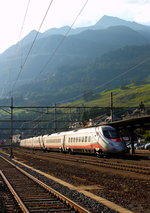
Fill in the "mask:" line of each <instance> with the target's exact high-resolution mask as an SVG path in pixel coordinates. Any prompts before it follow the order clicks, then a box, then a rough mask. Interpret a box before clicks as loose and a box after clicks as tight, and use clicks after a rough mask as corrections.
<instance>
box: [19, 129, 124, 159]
mask: <svg viewBox="0 0 150 213" xmlns="http://www.w3.org/2000/svg"><path fill="white" fill-rule="evenodd" d="M20 146H21V147H26V148H34V149H39V148H40V149H43V150H49V151H50V150H52V151H61V152H70V153H76V152H77V153H79V152H82V153H95V154H96V155H98V156H103V155H106V154H120V153H124V152H125V151H126V149H127V148H126V144H125V142H124V141H123V140H122V139H121V138H120V137H119V135H118V133H117V131H116V129H115V128H113V127H111V126H98V127H90V128H83V129H78V130H73V131H67V132H61V133H54V134H51V135H44V136H38V137H34V138H28V139H24V140H21V143H20Z"/></svg>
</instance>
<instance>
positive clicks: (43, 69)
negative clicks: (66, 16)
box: [34, 0, 88, 80]
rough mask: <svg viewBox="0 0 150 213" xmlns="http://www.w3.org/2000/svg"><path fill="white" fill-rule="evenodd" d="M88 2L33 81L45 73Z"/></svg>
mask: <svg viewBox="0 0 150 213" xmlns="http://www.w3.org/2000/svg"><path fill="white" fill-rule="evenodd" d="M87 3H88V0H86V2H85V3H84V5H83V6H82V8H81V10H80V11H79V13H78V14H77V16H76V17H75V19H74V21H73V23H72V24H71V26H70V27H69V29H68V30H67V32H66V33H65V35H64V36H63V38H62V39H61V40H60V42H59V44H58V45H57V47H56V48H55V49H54V51H53V53H52V54H51V56H50V58H49V59H48V61H47V62H46V63H45V65H44V66H43V68H42V69H41V71H40V72H39V73H38V75H37V77H35V79H34V80H36V79H37V78H38V77H39V75H41V73H43V72H44V71H45V68H46V67H47V65H48V64H49V63H50V62H51V60H52V59H53V57H54V56H55V54H56V52H57V50H58V49H59V48H60V47H61V45H62V44H63V42H64V40H65V39H66V37H67V35H68V34H69V32H70V31H71V30H72V27H73V26H74V24H75V23H76V21H77V19H78V17H79V16H80V14H81V13H82V11H83V10H84V8H85V6H86V5H87Z"/></svg>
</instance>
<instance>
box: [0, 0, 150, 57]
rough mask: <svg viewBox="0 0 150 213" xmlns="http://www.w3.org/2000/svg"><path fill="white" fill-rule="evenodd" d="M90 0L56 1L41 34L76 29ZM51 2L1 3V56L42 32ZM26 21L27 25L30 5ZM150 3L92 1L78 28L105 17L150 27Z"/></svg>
mask: <svg viewBox="0 0 150 213" xmlns="http://www.w3.org/2000/svg"><path fill="white" fill-rule="evenodd" d="M86 1H87V0H53V3H52V5H51V7H50V10H49V12H48V15H47V16H46V19H45V21H44V23H43V25H42V27H41V32H44V31H46V30H47V29H50V28H52V27H61V26H64V25H72V23H73V21H74V19H75V17H76V16H77V14H78V13H79V11H80V10H81V8H82V7H83V5H84V4H85V2H86ZM50 2H51V0H0V28H1V33H0V35H1V37H0V38H1V42H0V53H1V52H3V51H4V50H5V49H7V48H8V47H10V46H11V45H12V44H15V43H17V42H18V41H19V35H20V32H22V33H21V37H24V36H25V35H27V34H28V33H29V32H30V31H31V30H33V29H35V30H38V29H39V26H40V24H41V22H42V20H43V17H44V15H45V13H46V10H47V8H48V5H49V4H50ZM28 3H29V8H28V11H27V15H26V19H25V22H24V24H23V20H24V17H25V12H26V9H27V5H28ZM149 14H150V0H88V3H87V5H86V7H85V8H84V10H83V11H82V13H81V14H80V16H79V17H78V19H77V21H76V23H75V25H74V27H80V26H87V25H92V24H95V23H96V22H97V21H98V20H99V19H100V18H101V17H102V16H103V15H110V16H116V17H119V18H122V19H125V20H129V21H136V22H138V23H142V24H146V25H150V15H149Z"/></svg>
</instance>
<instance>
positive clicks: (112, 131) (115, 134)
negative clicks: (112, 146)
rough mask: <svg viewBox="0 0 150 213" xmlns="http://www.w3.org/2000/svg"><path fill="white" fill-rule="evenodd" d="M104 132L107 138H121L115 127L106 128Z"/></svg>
mask: <svg viewBox="0 0 150 213" xmlns="http://www.w3.org/2000/svg"><path fill="white" fill-rule="evenodd" d="M103 134H104V136H105V137H106V138H111V139H113V138H119V134H118V132H117V131H116V130H115V129H104V130H103Z"/></svg>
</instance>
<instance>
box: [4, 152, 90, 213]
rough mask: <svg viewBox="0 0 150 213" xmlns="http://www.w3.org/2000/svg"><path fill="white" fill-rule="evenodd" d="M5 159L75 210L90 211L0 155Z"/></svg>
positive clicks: (82, 212) (83, 212)
mask: <svg viewBox="0 0 150 213" xmlns="http://www.w3.org/2000/svg"><path fill="white" fill-rule="evenodd" d="M0 157H1V158H2V159H3V160H5V161H7V162H8V163H9V164H11V165H12V166H13V167H15V168H16V169H17V170H19V171H20V172H21V173H23V174H24V175H26V176H27V177H28V178H30V179H32V180H33V181H34V182H36V183H37V184H39V185H40V186H42V187H43V188H44V189H46V190H47V191H48V192H50V193H51V194H53V195H54V196H56V197H57V198H59V199H60V200H62V201H64V202H65V203H66V204H68V205H70V206H71V207H73V208H74V209H75V211H77V212H80V213H90V212H89V211H88V210H86V209H84V208H83V207H81V206H80V205H78V204H77V203H75V202H73V201H72V200H70V199H69V198H67V197H65V196H64V195H62V194H60V193H59V192H57V191H56V190H54V189H52V188H51V187H49V186H48V185H46V184H45V183H43V182H41V181H40V180H38V179H37V178H35V177H33V176H32V175H30V174H29V173H27V172H25V171H24V170H23V169H21V168H20V167H18V166H16V165H15V164H13V163H12V162H10V161H9V160H7V159H5V158H4V157H3V156H0Z"/></svg>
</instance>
